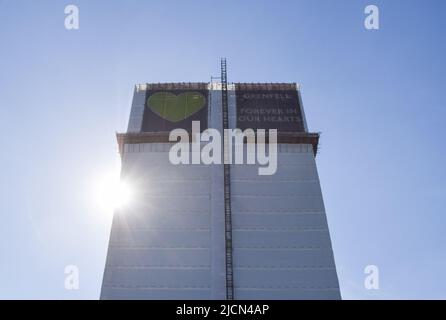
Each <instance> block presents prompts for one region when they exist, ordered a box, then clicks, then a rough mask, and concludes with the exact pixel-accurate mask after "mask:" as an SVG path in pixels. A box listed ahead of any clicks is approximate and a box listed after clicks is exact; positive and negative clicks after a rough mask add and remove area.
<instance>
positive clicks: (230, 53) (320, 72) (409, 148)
mask: <svg viewBox="0 0 446 320" xmlns="http://www.w3.org/2000/svg"><path fill="white" fill-rule="evenodd" d="M68 4H76V5H78V7H79V10H80V29H79V30H76V31H73V30H72V31H68V30H66V29H65V28H64V19H65V14H64V8H65V6H66V5H68ZM368 4H375V5H377V6H378V7H379V9H380V30H374V31H370V30H366V29H365V28H364V25H363V21H364V18H365V14H364V8H365V6H366V5H368ZM445 10H446V3H445V2H444V1H440V0H438V1H434V0H431V1H418V0H417V1H399V0H392V1H362V0H348V1H347V0H342V1H341V0H340V1H329V0H326V1H322V0H321V1H314V0H312V1H297V0H295V1H271V0H269V1H264V0H255V1H254V0H248V1H225V2H223V3H215V2H211V1H39V2H36V1H12V0H11V1H5V0H0V44H1V50H0V143H1V150H2V152H1V155H2V156H1V157H0V168H1V169H0V181H1V182H0V215H1V223H0V257H1V258H0V298H3V299H5V298H26V299H45V298H53V299H79V298H83V299H97V298H98V297H99V292H100V285H101V280H102V273H103V268H104V263H105V255H106V250H107V241H108V237H109V232H110V224H111V215H107V214H102V213H100V214H98V211H97V208H96V207H95V206H94V205H92V199H91V195H90V190H91V186H92V185H93V184H94V183H95V180H97V179H98V178H97V177H101V176H103V175H104V174H107V172H110V170H113V169H114V168H116V167H117V165H118V164H119V156H118V152H117V145H116V140H115V131H124V130H125V128H126V124H127V119H128V114H129V111H130V103H131V98H132V91H133V85H134V84H136V83H145V82H175V81H208V80H209V79H210V76H211V75H218V72H219V58H220V57H222V56H225V57H227V58H228V66H229V81H235V82H239V81H240V82H244V81H246V82H263V81H265V82H275V81H278V82H298V83H300V84H302V94H303V102H304V107H305V112H306V115H307V121H308V124H309V128H310V130H312V131H320V132H322V136H321V143H320V153H319V155H318V157H317V163H318V168H319V174H320V178H321V183H322V188H323V192H324V200H325V205H326V209H327V216H328V220H329V225H330V231H331V237H332V242H333V248H334V253H335V259H336V263H337V268H338V274H339V279H340V285H341V291H342V295H343V297H344V298H347V299H364V298H366V299H376V298H381V299H400V298H407V299H413V298H421V299H425V298H437V299H438V298H442V299H446V278H445V277H444V270H445V268H446V250H445V243H446V234H445V232H444V225H445V224H446V217H445V211H444V208H445V201H446V169H445V166H444V164H445V163H446V151H445V149H444V141H443V140H444V137H445V136H446V126H445V125H444V118H445V116H446V111H445V107H446V98H445V95H444V91H445V88H446V72H445V71H446V59H444V57H445V56H446V41H444V39H445V35H446V26H445V22H444V21H445V20H444V12H446V11H445ZM68 264H75V265H77V266H78V267H79V269H80V288H79V290H70V291H67V290H65V289H64V278H65V274H64V267H65V265H68ZM369 264H374V265H377V266H378V267H379V269H380V289H379V290H375V291H370V290H365V289H364V286H363V281H364V277H365V275H364V267H365V266H366V265H369Z"/></svg>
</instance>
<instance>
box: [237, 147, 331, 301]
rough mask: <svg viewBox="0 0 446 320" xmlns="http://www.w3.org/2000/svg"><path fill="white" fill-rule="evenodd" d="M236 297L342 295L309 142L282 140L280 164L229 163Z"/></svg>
mask: <svg viewBox="0 0 446 320" xmlns="http://www.w3.org/2000/svg"><path fill="white" fill-rule="evenodd" d="M231 201H232V217H233V219H232V222H233V247H234V254H233V259H234V267H233V269H234V287H235V288H234V296H235V298H236V299H339V298H340V293H339V284H338V279H337V275H336V269H335V264H334V258H333V253H332V249H331V241H330V235H329V232H328V226H327V219H326V216H325V209H324V204H323V200H322V193H321V188H320V184H319V178H318V174H317V169H316V163H315V159H314V155H313V148H312V146H311V145H291V144H289V145H279V147H278V169H277V172H276V174H274V175H271V176H260V175H258V166H256V165H250V166H248V165H232V166H231Z"/></svg>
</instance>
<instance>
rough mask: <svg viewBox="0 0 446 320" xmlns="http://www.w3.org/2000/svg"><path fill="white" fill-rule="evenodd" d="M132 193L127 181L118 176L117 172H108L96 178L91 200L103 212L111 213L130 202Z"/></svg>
mask: <svg viewBox="0 0 446 320" xmlns="http://www.w3.org/2000/svg"><path fill="white" fill-rule="evenodd" d="M132 194H133V192H132V188H131V186H130V183H129V181H126V180H124V179H122V178H120V177H119V173H110V174H107V175H104V176H103V177H101V178H99V179H97V181H96V183H95V187H94V190H93V201H94V203H95V205H96V207H97V208H98V209H100V210H101V211H102V212H103V213H105V214H113V213H114V212H117V211H118V210H119V209H123V208H124V207H126V206H127V205H128V204H129V203H130V202H131V200H132Z"/></svg>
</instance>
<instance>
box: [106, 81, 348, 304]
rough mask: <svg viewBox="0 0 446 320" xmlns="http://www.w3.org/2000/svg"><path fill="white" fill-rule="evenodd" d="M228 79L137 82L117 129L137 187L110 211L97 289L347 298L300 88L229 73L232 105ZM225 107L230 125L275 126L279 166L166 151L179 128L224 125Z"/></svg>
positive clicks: (122, 293)
mask: <svg viewBox="0 0 446 320" xmlns="http://www.w3.org/2000/svg"><path fill="white" fill-rule="evenodd" d="M222 90H226V88H222V85H221V84H220V83H165V84H142V85H137V86H136V87H135V91H134V97H133V103H132V109H131V113H130V119H129V125H128V130H127V132H126V133H124V134H118V143H119V149H120V153H121V158H122V169H121V170H122V172H121V177H122V179H124V180H126V181H128V182H129V184H131V185H132V188H133V190H134V197H133V201H132V202H131V203H130V204H128V205H127V206H125V207H123V208H120V209H119V210H117V211H116V212H115V214H114V218H113V223H112V230H111V235H110V242H109V248H108V254H107V261H106V266H105V271H104V277H103V284H102V290H101V299H340V298H341V295H340V290H339V284H338V278H337V273H336V266H335V261H334V257H333V251H332V247H331V240H330V235H329V230H328V225H327V218H326V213H325V209H324V203H323V198H322V193H321V187H320V182H319V177H318V173H317V168H316V162H315V156H316V153H317V145H318V140H319V135H318V134H317V133H310V132H308V128H307V125H306V120H305V115H304V110H303V107H302V101H301V95H300V91H299V87H298V86H297V85H296V84H293V83H291V84H290V83H286V84H284V83H263V84H248V83H236V84H229V85H228V86H227V106H226V107H227V109H226V110H227V114H226V115H225V112H224V110H225V109H224V106H225V103H224V101H225V96H224V95H222ZM222 99H223V100H222ZM225 116H227V120H228V122H227V126H228V127H229V128H240V129H242V130H245V129H248V128H252V129H254V130H257V129H277V130H278V134H277V136H278V144H277V171H276V172H275V174H272V175H259V174H258V167H259V166H258V165H252V164H249V165H248V164H230V165H228V168H229V170H227V173H226V171H225V169H224V167H225V166H224V165H218V164H211V165H206V164H203V163H201V164H172V163H171V161H169V151H170V150H171V147H172V145H174V144H175V142H170V141H169V139H168V135H169V132H170V131H171V130H173V129H176V128H183V129H185V130H186V131H191V128H192V124H191V122H192V121H200V128H201V130H202V131H203V130H205V129H207V128H214V129H217V130H219V131H220V132H223V127H224V126H225V124H224V122H223V121H222V118H224V117H225ZM193 152H196V151H194V150H193ZM246 152H247V149H246V145H245V154H244V157H246ZM225 192H227V194H226V196H225ZM228 214H229V215H230V220H229V221H228ZM228 238H230V239H229V241H228ZM229 287H230V288H229Z"/></svg>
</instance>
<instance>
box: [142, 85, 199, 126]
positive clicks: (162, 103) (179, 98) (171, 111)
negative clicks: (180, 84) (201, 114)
mask: <svg viewBox="0 0 446 320" xmlns="http://www.w3.org/2000/svg"><path fill="white" fill-rule="evenodd" d="M205 105H206V98H205V97H204V96H203V95H202V94H201V93H199V92H195V91H188V92H183V93H180V94H173V93H171V92H165V91H161V92H156V93H154V94H152V95H151V96H150V97H149V98H148V100H147V106H148V107H149V108H150V110H152V111H153V112H154V113H156V114H157V115H159V116H160V117H161V118H163V119H165V120H168V121H170V122H179V121H181V120H185V119H187V118H189V117H190V116H191V115H193V114H194V113H196V112H198V111H199V110H201V109H202V108H203V107H204V106H205Z"/></svg>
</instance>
